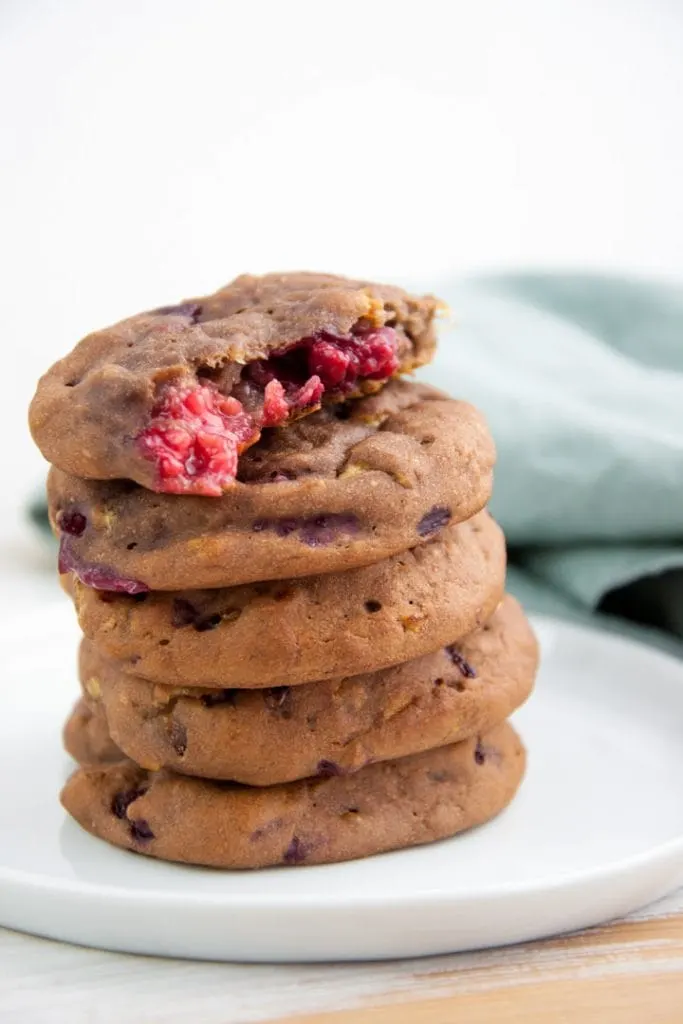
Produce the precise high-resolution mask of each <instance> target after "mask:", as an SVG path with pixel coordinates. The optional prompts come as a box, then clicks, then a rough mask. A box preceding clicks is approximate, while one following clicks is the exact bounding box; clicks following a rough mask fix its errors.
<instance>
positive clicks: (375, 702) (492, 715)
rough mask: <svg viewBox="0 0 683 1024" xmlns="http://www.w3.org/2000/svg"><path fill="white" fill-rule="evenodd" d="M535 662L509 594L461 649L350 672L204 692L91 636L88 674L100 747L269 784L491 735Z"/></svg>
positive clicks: (522, 691)
mask: <svg viewBox="0 0 683 1024" xmlns="http://www.w3.org/2000/svg"><path fill="white" fill-rule="evenodd" d="M537 658H538V656H537V645H536V640H535V638H534V635H533V632H532V630H531V627H530V626H529V624H528V622H527V620H526V618H525V617H524V613H523V612H522V609H521V608H520V607H519V605H518V604H517V602H516V601H515V599H514V598H512V597H506V598H505V599H504V600H503V602H502V603H501V605H500V607H499V608H498V609H497V610H496V611H495V612H494V614H493V616H492V617H491V619H490V620H489V622H488V623H487V624H486V625H485V626H484V627H483V628H481V629H479V630H476V631H475V632H474V633H470V634H469V636H467V637H465V638H464V640H462V641H460V643H458V644H457V646H455V645H453V646H449V647H445V648H441V649H440V650H438V651H436V652H435V653H433V654H426V655H423V657H421V658H416V659H414V660H413V661H408V662H404V664H402V665H396V666H395V667H393V668H388V669H383V670H380V671H379V672H375V673H370V674H367V675H361V676H351V677H347V678H346V679H334V680H330V681H328V682H315V683H306V684H304V685H303V686H295V687H281V688H278V689H274V690H273V689H268V690H218V691H216V690H204V691H203V692H202V691H200V692H198V691H197V690H192V689H181V688H178V687H171V686H161V685H158V684H155V683H150V682H147V681H146V680H144V679H136V678H135V677H133V676H126V675H124V674H123V673H122V672H121V671H120V669H119V668H118V667H117V666H116V663H114V662H111V661H108V660H107V659H106V658H103V657H102V656H101V655H99V654H98V653H97V651H96V650H95V648H94V647H93V646H92V644H91V643H90V642H89V641H87V640H84V641H83V645H82V647H81V659H80V672H81V682H82V685H83V690H84V693H85V694H86V699H87V700H88V701H90V702H91V703H92V706H93V708H94V709H96V712H97V713H96V714H95V715H94V717H93V719H92V729H93V732H94V734H95V735H94V742H96V741H97V737H98V735H99V733H100V732H104V733H107V732H109V733H111V736H112V739H113V740H114V741H115V742H116V744H117V745H118V747H119V748H121V749H122V750H124V751H125V753H126V754H127V755H128V757H130V758H131V760H133V761H136V762H137V764H139V765H142V766H143V767H145V768H148V769H150V770H157V769H159V768H169V769H173V770H174V771H177V772H180V773H182V774H185V775H200V776H204V777H205V778H209V779H232V780H234V781H236V782H242V783H246V784H247V785H251V786H271V785H273V784H275V783H281V782H291V781H293V780H295V779H303V778H306V777H308V776H312V775H344V774H346V773H348V772H352V771H356V770H358V769H359V768H362V767H363V766H365V765H367V764H369V763H371V762H374V761H387V760H390V759H393V758H397V757H405V756H406V755H409V754H416V753H419V752H420V751H422V750H429V749H431V748H433V747H441V746H445V745H446V744H449V743H456V742H458V741H460V740H463V739H466V738H467V737H468V736H473V735H477V734H479V733H481V732H485V731H486V730H488V729H490V728H492V727H493V726H494V725H497V724H498V723H499V722H502V721H503V720H504V719H506V718H507V717H508V716H509V715H510V714H512V712H513V711H514V710H515V708H517V707H519V705H520V704H521V703H522V702H523V701H524V700H526V698H527V697H528V696H529V693H530V691H531V688H532V685H533V681H534V676H535V673H536V667H537ZM75 714H79V715H82V712H75ZM86 731H87V730H86ZM81 733H83V729H81ZM67 745H68V744H67ZM70 749H71V751H72V753H73V754H74V756H75V757H76V760H78V761H89V760H91V759H90V758H86V757H84V756H82V755H81V754H79V752H78V751H77V750H75V749H74V747H73V744H71V747H70ZM115 749H116V748H115ZM119 756H120V755H119Z"/></svg>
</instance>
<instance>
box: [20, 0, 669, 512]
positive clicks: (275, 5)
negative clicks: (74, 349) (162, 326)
mask: <svg viewBox="0 0 683 1024" xmlns="http://www.w3.org/2000/svg"><path fill="white" fill-rule="evenodd" d="M682 58H683V3H682V2H677V0H641V2H636V0H573V2H572V0H536V2H533V0H515V2H513V0H509V2H505V0H451V2H447V0H441V2H432V0H420V2H417V0H413V2H411V3H407V2H400V0H394V2H393V3H388V2H377V0H375V2H372V0H364V2H363V0H345V2H337V3H330V2H327V3H326V2H323V0H318V2H315V3H313V2H303V0H286V2H270V3H269V2H263V0H262V2H257V0H251V2H241V3H232V2H229V0H223V2H220V0H214V2H212V0H185V2H181V0H118V2H116V3H112V2H104V0H30V2H29V0H4V2H2V3H0V159H1V161H2V186H1V189H0V263H1V266H0V271H1V272H2V281H3V286H4V287H3V302H2V318H3V339H2V340H3V344H2V352H3V359H4V366H5V368H6V376H5V389H4V395H3V402H2V403H0V417H1V419H0V429H1V430H2V434H3V437H4V438H5V445H4V446H3V460H4V464H5V470H6V473H5V482H6V486H5V487H3V488H2V489H0V510H1V509H2V508H3V507H4V508H6V509H13V508H15V507H16V506H17V504H18V503H20V502H21V500H23V497H24V495H25V493H26V490H27V489H29V488H30V484H31V482H32V481H39V480H40V479H41V473H42V470H41V465H40V459H39V456H38V454H37V453H35V452H34V451H33V449H32V446H31V443H30V440H29V438H28V434H27V431H26V429H25V426H24V423H25V407H26V405H27V403H28V401H29V398H30V396H31V393H32V390H33V387H34V384H35V380H36V377H37V376H38V374H39V373H40V372H42V371H43V370H44V369H46V368H47V366H48V365H49V363H50V362H51V361H52V360H53V359H55V358H56V357H57V356H58V355H60V354H62V353H63V352H65V351H66V350H67V349H68V348H69V347H71V345H72V344H73V343H74V342H75V341H76V340H77V339H78V338H79V337H80V336H81V335H83V334H84V333H86V332H87V331H88V330H91V329H94V328H95V327H98V326H103V325H104V324H106V323H108V322H111V321H113V320H115V319H118V318H119V317H121V316H123V315H127V314H129V313H132V312H135V311H137V310H138V309H139V308H145V307H150V306H154V305H156V304H159V303H162V302H166V301H172V300H174V299H177V298H180V297H182V296H184V295H187V294H192V293H193V292H201V291H204V290H208V289H212V288H213V287H214V286H217V285H219V284H221V283H223V282H225V281H227V280H228V279H229V278H230V277H231V276H233V275H234V274H236V273H239V272H240V271H242V270H250V271H255V272H259V271H265V270H269V269H291V268H310V269H323V270H331V271H339V272H342V273H344V272H348V273H351V274H358V275H368V276H376V277H377V278H379V279H388V280H392V279H403V278H406V279H410V278H419V279H420V280H423V281H426V282H430V281H435V282H438V280H439V279H443V278H444V277H446V276H448V275H452V274H454V273H462V272H465V271H469V270H476V269H478V268H483V267H501V266H510V265H519V264H525V265H535V266H539V265H541V266H547V265H558V264H559V265H573V266H577V265H578V266H581V267H586V266H588V267H603V268H605V267H606V268H612V269H616V268H628V269H632V270H636V271H640V272H645V273H648V274H652V273H663V274H666V275H668V276H677V275H679V274H680V273H681V272H682V271H683V231H682V228H683V137H682V132H681V108H682V106H683V59H682ZM10 439H11V443H8V441H9V440H10ZM10 469H11V473H10V472H9V470H10ZM8 484H11V486H8Z"/></svg>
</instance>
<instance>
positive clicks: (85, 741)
mask: <svg viewBox="0 0 683 1024" xmlns="http://www.w3.org/2000/svg"><path fill="white" fill-rule="evenodd" d="M63 739H64V746H65V748H66V751H67V753H68V754H71V756H72V757H73V759H74V761H78V763H79V764H82V765H101V764H111V763H112V762H114V761H121V760H125V755H124V754H122V753H121V751H120V749H119V748H118V747H117V746H116V744H115V743H114V741H113V739H112V738H111V736H110V735H109V729H108V727H107V719H106V718H105V716H104V715H103V714H102V712H101V709H100V708H99V707H97V706H93V705H92V704H90V703H88V701H85V700H79V701H78V703H77V704H76V706H75V707H74V709H73V711H72V712H71V714H70V715H69V717H68V719H67V721H66V725H65V726H64V734H63Z"/></svg>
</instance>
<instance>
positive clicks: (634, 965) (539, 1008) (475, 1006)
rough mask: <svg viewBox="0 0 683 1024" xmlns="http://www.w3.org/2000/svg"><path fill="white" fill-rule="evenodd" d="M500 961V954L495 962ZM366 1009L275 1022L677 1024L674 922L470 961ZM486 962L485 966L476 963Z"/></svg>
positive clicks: (681, 966)
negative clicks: (613, 1022)
mask: <svg viewBox="0 0 683 1024" xmlns="http://www.w3.org/2000/svg"><path fill="white" fill-rule="evenodd" d="M501 954H504V955H502V956H501ZM468 959H470V960H471V959H472V958H468V957H467V955H465V956H463V962H462V966H455V967H450V968H449V969H448V970H446V971H444V972H434V971H433V970H432V971H430V972H429V973H428V974H426V973H422V972H421V971H420V969H419V961H417V962H416V961H413V962H412V963H411V966H410V970H411V979H410V982H411V983H410V984H409V985H408V986H405V987H404V986H402V990H401V993H400V996H398V997H397V995H396V994H395V993H391V992H387V993H386V995H385V996H384V998H381V997H380V998H375V999H373V1003H374V1005H371V1006H365V1007H363V1006H359V1007H356V1008H354V1009H349V1010H344V1011H337V1012H329V1013H322V1014H319V1013H318V1014H313V1015H310V1014H309V1015H303V1016H301V1015H298V1016H293V1017H292V1016H289V1017H281V1018H278V1019H277V1024H455V1022H458V1024H465V1022H466V1024H491V1022H496V1024H519V1022H521V1021H523V1022H524V1024H546V1022H553V1024H554V1022H558V1024H564V1022H567V1024H570V1022H571V1024H574V1022H581V1024H611V1022H612V1021H615V1022H616V1021H618V1022H619V1024H644V1022H647V1024H681V1022H683V914H679V915H674V916H671V917H664V918H659V919H653V920H647V921H635V922H622V923H618V924H614V925H610V926H607V927H604V928H596V929H592V930H590V931H588V932H582V933H580V934H577V935H572V936H569V937H566V938H560V939H554V940H550V941H546V942H537V943H528V944H525V945H522V946H516V947H512V948H510V949H508V950H494V951H491V952H490V953H489V954H478V955H477V956H476V958H475V961H474V962H473V963H468ZM487 959H488V961H489V962H488V963H487V962H486V961H487Z"/></svg>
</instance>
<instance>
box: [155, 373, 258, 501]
mask: <svg viewBox="0 0 683 1024" xmlns="http://www.w3.org/2000/svg"><path fill="white" fill-rule="evenodd" d="M258 436H259V429H258V427H257V426H256V424H255V423H254V420H253V419H252V417H251V416H250V415H249V414H248V413H247V412H245V410H244V409H243V408H242V403H241V402H238V401H237V399H236V398H230V397H227V398H226V397H225V396H223V395H221V394H220V392H219V391H218V390H217V388H216V387H214V385H213V384H209V383H205V384H199V385H196V386H191V387H187V386H185V387H183V386H179V385H176V384H169V385H167V386H166V388H165V389H164V390H163V392H162V394H161V396H160V399H159V401H158V402H157V404H156V405H155V406H154V409H153V410H152V419H151V421H150V423H149V425H148V426H147V427H146V428H145V430H143V432H142V433H141V434H139V435H138V438H137V441H138V444H139V446H140V448H141V450H142V453H143V454H144V455H145V457H146V458H148V459H150V460H151V461H153V462H155V463H156V467H157V484H158V487H159V490H161V491H165V492H167V493H169V494H202V495H206V496H209V497H219V496H220V495H221V494H222V493H223V490H224V488H225V487H226V486H228V485H229V484H231V483H232V482H233V481H234V479H235V476H236V475H237V458H238V455H239V453H240V452H241V451H242V450H243V449H244V448H246V447H248V446H249V445H250V444H253V443H254V441H256V440H257V439H258Z"/></svg>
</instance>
